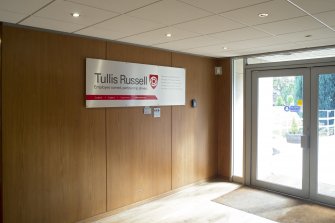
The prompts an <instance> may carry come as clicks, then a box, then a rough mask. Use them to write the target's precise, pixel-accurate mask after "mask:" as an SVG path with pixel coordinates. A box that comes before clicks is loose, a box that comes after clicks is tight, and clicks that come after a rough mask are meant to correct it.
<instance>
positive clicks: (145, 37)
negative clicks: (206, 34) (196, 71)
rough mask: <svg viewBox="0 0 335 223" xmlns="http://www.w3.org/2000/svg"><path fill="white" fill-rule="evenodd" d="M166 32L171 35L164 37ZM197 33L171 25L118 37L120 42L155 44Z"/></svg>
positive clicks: (192, 35)
mask: <svg viewBox="0 0 335 223" xmlns="http://www.w3.org/2000/svg"><path fill="white" fill-rule="evenodd" d="M167 33H171V34H172V37H170V38H168V37H166V34H167ZM198 35H199V34H196V33H191V32H188V31H185V30H181V29H176V28H173V27H170V28H168V27H167V28H162V29H157V30H154V31H150V32H146V33H141V34H138V35H134V36H130V37H126V38H121V39H119V40H120V41H122V42H129V43H135V44H143V45H149V46H151V45H155V44H160V43H166V42H170V41H174V40H180V39H185V38H190V37H195V36H198Z"/></svg>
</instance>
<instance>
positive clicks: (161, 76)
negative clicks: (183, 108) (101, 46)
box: [86, 58, 185, 108]
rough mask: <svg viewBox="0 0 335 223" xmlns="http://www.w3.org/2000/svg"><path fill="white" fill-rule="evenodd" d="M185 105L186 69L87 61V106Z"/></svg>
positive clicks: (89, 59)
mask: <svg viewBox="0 0 335 223" xmlns="http://www.w3.org/2000/svg"><path fill="white" fill-rule="evenodd" d="M164 105H185V69H184V68H175V67H164V66H155V65H145V64H137V63H126V62H118V61H109V60H100V59H91V58H87V59H86V107H87V108H95V107H128V106H164Z"/></svg>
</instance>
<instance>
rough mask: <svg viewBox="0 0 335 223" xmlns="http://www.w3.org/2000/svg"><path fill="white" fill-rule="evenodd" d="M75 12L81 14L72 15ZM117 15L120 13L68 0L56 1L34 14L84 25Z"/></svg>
mask: <svg viewBox="0 0 335 223" xmlns="http://www.w3.org/2000/svg"><path fill="white" fill-rule="evenodd" d="M73 12H79V13H80V16H79V17H78V18H74V17H72V16H71V13H73ZM117 15H118V14H116V13H114V12H109V11H105V10H101V9H95V8H91V7H87V6H84V5H79V4H74V3H72V2H66V1H55V2H53V3H51V4H50V5H48V6H47V7H45V8H44V9H42V10H40V11H38V12H37V13H36V14H34V16H38V17H43V18H49V19H54V20H58V21H63V22H68V23H76V24H83V25H92V24H95V23H97V22H100V21H103V20H106V19H108V18H112V17H114V16H117Z"/></svg>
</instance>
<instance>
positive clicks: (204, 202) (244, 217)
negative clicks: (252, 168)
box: [95, 182, 273, 223]
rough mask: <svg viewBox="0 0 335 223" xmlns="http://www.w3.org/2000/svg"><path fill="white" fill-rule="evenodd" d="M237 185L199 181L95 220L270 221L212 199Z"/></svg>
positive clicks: (176, 222) (171, 222) (139, 222)
mask: <svg viewBox="0 0 335 223" xmlns="http://www.w3.org/2000/svg"><path fill="white" fill-rule="evenodd" d="M239 187H240V185H238V184H233V183H226V182H211V183H202V184H199V185H195V186H192V187H189V188H187V189H185V190H182V191H180V192H178V193H176V194H173V195H170V196H168V197H165V198H162V199H158V200H156V201H153V202H150V203H148V204H145V205H141V206H139V207H136V208H133V209H130V210H127V211H124V212H121V213H119V214H116V215H113V216H110V217H107V218H104V219H101V220H98V221H96V222H95V223H115V222H118V223H121V222H124V223H130V222H136V223H142V222H143V223H148V222H150V223H156V222H160V223H179V222H180V223H181V222H183V223H186V222H190V223H191V222H192V223H197V222H199V223H200V222H201V223H203V222H225V223H229V222H234V223H236V222H239V223H244V222H248V223H253V222H255V223H270V222H273V221H270V220H267V219H264V218H261V217H258V216H255V215H252V214H248V213H246V212H243V211H239V210H236V209H233V208H230V207H227V206H224V205H221V204H218V203H216V202H214V201H212V200H214V199H215V198H218V197H220V196H222V195H224V194H226V193H229V192H231V191H233V190H235V189H237V188H239Z"/></svg>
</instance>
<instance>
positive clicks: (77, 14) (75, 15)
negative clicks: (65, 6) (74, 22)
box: [71, 12, 80, 18]
mask: <svg viewBox="0 0 335 223" xmlns="http://www.w3.org/2000/svg"><path fill="white" fill-rule="evenodd" d="M71 15H72V16H73V17H75V18H77V17H79V16H80V14H79V12H73V13H71Z"/></svg>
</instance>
